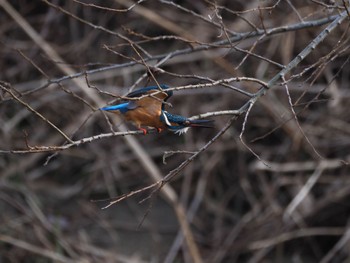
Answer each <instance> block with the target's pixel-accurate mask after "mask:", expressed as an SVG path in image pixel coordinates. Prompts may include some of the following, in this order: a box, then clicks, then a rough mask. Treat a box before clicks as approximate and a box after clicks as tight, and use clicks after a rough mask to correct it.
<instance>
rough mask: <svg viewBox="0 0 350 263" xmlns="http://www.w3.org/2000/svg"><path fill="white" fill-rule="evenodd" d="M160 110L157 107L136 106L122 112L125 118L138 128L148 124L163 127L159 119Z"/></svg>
mask: <svg viewBox="0 0 350 263" xmlns="http://www.w3.org/2000/svg"><path fill="white" fill-rule="evenodd" d="M160 114H161V110H160V109H158V108H157V107H152V106H149V105H148V106H146V107H142V106H140V107H138V108H136V109H134V110H130V111H128V112H127V113H125V114H124V116H125V120H127V121H132V122H133V123H134V124H135V125H136V126H137V127H138V128H140V127H141V126H148V127H154V128H160V129H164V128H166V127H165V125H164V124H163V123H162V122H161V121H160Z"/></svg>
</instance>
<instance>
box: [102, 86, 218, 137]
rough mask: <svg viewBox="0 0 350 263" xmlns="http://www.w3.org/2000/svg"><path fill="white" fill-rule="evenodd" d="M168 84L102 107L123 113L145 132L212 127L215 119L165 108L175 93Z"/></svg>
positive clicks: (137, 92)
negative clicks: (189, 115) (184, 114)
mask: <svg viewBox="0 0 350 263" xmlns="http://www.w3.org/2000/svg"><path fill="white" fill-rule="evenodd" d="M167 89H169V86H168V85H165V84H161V85H159V86H149V87H144V88H141V89H138V90H136V91H133V92H131V93H129V94H127V95H126V98H127V99H129V100H128V101H126V102H123V103H120V104H117V105H111V106H106V107H103V108H100V110H103V111H110V112H113V113H116V114H119V115H122V116H123V118H124V119H125V120H126V121H130V122H132V123H133V124H134V125H135V126H136V127H137V128H138V129H139V130H142V132H143V134H145V135H146V134H147V129H145V127H153V128H156V129H157V131H158V132H162V131H163V130H165V129H167V130H170V131H172V132H174V133H175V134H178V135H181V134H184V133H186V132H187V131H188V129H189V128H190V127H204V128H212V127H213V125H212V122H213V120H191V119H189V118H186V117H184V116H180V115H174V114H171V113H169V112H167V111H166V110H165V104H166V101H167V100H168V99H169V98H170V97H171V96H172V95H173V91H171V90H167Z"/></svg>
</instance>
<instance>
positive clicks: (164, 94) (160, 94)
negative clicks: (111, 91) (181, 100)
mask: <svg viewBox="0 0 350 263" xmlns="http://www.w3.org/2000/svg"><path fill="white" fill-rule="evenodd" d="M159 86H160V87H161V89H162V91H161V89H159V87H158V86H149V87H145V88H141V89H138V90H135V91H133V92H130V93H129V94H127V95H126V97H128V98H137V97H141V96H143V95H146V94H152V93H155V94H154V97H156V98H158V99H160V100H164V101H165V100H167V99H168V98H170V97H171V96H172V95H173V92H172V91H166V89H168V88H169V86H167V85H164V84H161V85H159Z"/></svg>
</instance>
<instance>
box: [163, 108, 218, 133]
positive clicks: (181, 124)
mask: <svg viewBox="0 0 350 263" xmlns="http://www.w3.org/2000/svg"><path fill="white" fill-rule="evenodd" d="M160 120H161V121H162V122H163V123H164V124H165V125H166V126H167V128H168V129H169V130H170V131H172V132H174V133H175V134H178V135H181V134H184V133H186V132H187V131H188V129H189V128H191V127H202V128H212V127H213V125H212V124H211V122H213V121H212V120H190V119H188V118H186V117H183V116H180V115H174V114H171V113H169V112H167V111H164V110H163V111H162V114H161V115H160Z"/></svg>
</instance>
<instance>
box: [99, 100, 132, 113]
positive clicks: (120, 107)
mask: <svg viewBox="0 0 350 263" xmlns="http://www.w3.org/2000/svg"><path fill="white" fill-rule="evenodd" d="M127 107H128V102H126V103H122V104H118V105H111V106H106V107H103V108H100V110H103V111H120V112H124V111H125V110H126V109H127Z"/></svg>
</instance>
